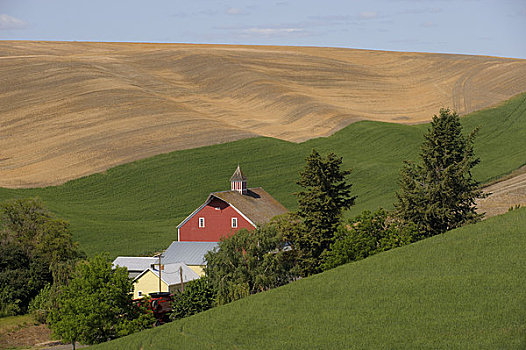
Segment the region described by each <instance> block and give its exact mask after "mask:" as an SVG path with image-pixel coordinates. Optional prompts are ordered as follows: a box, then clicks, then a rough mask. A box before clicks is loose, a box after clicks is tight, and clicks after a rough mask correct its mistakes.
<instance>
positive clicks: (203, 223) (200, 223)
mask: <svg viewBox="0 0 526 350" xmlns="http://www.w3.org/2000/svg"><path fill="white" fill-rule="evenodd" d="M199 227H205V218H199Z"/></svg>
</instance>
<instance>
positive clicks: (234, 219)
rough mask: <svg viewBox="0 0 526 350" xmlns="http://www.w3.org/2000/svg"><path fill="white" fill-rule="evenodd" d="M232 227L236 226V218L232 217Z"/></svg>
mask: <svg viewBox="0 0 526 350" xmlns="http://www.w3.org/2000/svg"><path fill="white" fill-rule="evenodd" d="M232 228H237V218H232Z"/></svg>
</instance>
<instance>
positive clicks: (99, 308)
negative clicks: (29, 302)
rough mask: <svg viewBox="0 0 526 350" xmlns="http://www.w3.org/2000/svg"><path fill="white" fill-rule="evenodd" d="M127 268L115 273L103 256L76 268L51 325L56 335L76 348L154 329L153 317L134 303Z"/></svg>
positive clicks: (82, 263) (52, 312) (59, 301)
mask: <svg viewBox="0 0 526 350" xmlns="http://www.w3.org/2000/svg"><path fill="white" fill-rule="evenodd" d="M131 290H132V283H131V280H130V279H129V278H128V271H127V270H126V268H121V267H117V268H115V269H112V266H111V262H110V261H109V259H108V258H106V257H104V256H100V255H99V256H95V257H93V258H91V259H89V260H87V261H84V262H81V263H79V264H78V265H77V267H76V269H75V273H74V276H73V278H72V279H71V281H70V282H69V284H68V285H67V286H65V287H64V288H63V289H62V292H61V294H60V296H59V298H58V301H57V302H58V305H57V308H56V309H54V310H52V311H51V313H50V315H49V317H48V322H49V326H50V328H51V330H52V331H53V333H54V334H55V335H57V336H59V337H61V338H62V339H63V340H65V341H68V342H71V343H72V344H74V343H75V342H76V341H78V342H81V343H84V344H95V343H101V342H104V341H107V340H110V339H114V338H117V337H120V336H124V335H128V334H131V333H133V332H136V331H139V330H142V329H145V328H149V327H151V326H152V325H153V324H154V322H155V319H154V317H153V315H152V314H151V313H150V312H148V311H147V310H146V309H145V308H143V307H141V306H140V305H136V304H134V303H133V301H132V295H131V293H130V291H131Z"/></svg>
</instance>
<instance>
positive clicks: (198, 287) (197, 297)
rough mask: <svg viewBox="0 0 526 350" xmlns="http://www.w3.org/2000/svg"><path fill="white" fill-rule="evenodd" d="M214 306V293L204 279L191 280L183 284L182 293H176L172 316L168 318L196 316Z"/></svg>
mask: <svg viewBox="0 0 526 350" xmlns="http://www.w3.org/2000/svg"><path fill="white" fill-rule="evenodd" d="M214 304H215V293H214V290H213V289H212V287H211V286H210V284H209V282H208V279H207V278H206V277H202V278H199V279H197V280H193V281H190V282H188V283H187V284H185V286H184V292H180V291H178V292H177V293H176V294H175V295H174V301H173V303H172V314H171V315H170V318H171V319H172V320H176V319H179V318H184V317H188V316H191V315H194V314H197V313H199V312H201V311H205V310H208V309H210V308H212V307H213V306H214Z"/></svg>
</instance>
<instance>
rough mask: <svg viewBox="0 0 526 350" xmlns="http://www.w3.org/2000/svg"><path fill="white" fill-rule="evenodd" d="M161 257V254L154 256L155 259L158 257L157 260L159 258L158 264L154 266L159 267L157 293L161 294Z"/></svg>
mask: <svg viewBox="0 0 526 350" xmlns="http://www.w3.org/2000/svg"><path fill="white" fill-rule="evenodd" d="M162 256H163V254H162V253H159V254H158V255H156V256H155V257H158V258H159V264H154V265H159V293H161V292H162V289H161V287H162V285H161V273H162V272H161V271H162V269H163V265H161V257H162Z"/></svg>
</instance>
